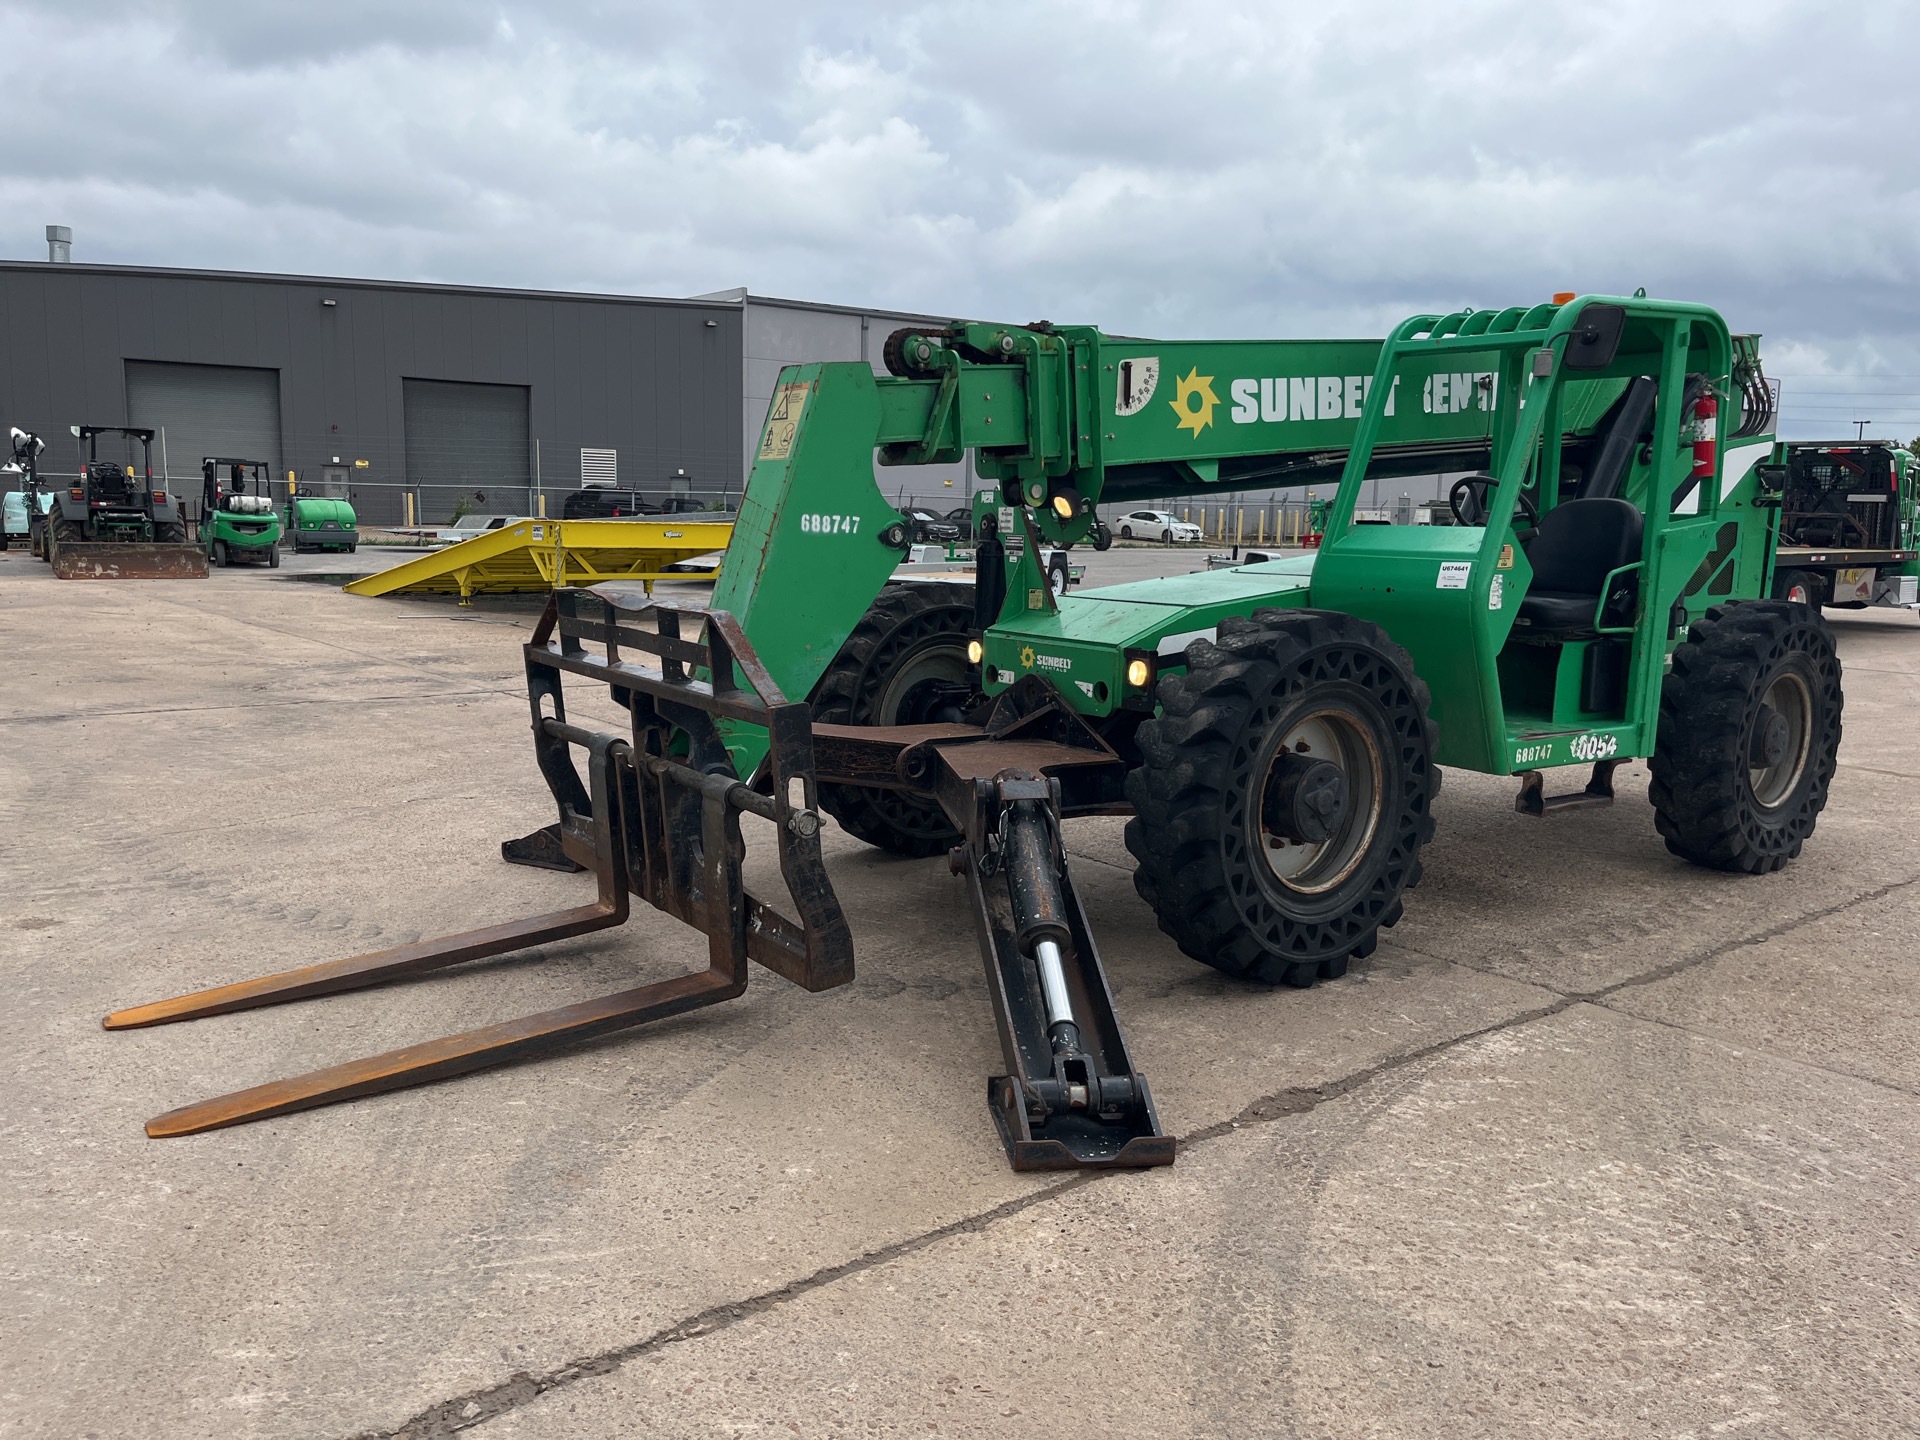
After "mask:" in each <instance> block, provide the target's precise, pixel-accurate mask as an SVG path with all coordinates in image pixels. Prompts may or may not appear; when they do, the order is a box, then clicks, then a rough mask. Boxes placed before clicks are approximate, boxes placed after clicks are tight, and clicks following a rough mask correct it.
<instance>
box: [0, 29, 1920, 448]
mask: <svg viewBox="0 0 1920 1440" xmlns="http://www.w3.org/2000/svg"><path fill="white" fill-rule="evenodd" d="M0 41H4V48H5V54H6V56H7V60H8V64H7V73H8V77H9V79H8V83H7V85H6V86H5V88H4V90H3V91H0V254H4V255H6V256H9V257H14V258H22V259H30V258H44V256H45V253H46V247H45V242H44V239H43V227H44V226H45V225H47V224H49V223H58V224H67V225H71V226H72V227H73V229H74V234H75V245H74V258H75V259H76V260H87V261H104V262H114V263H127V264H143V265H175V266H188V267H210V268H235V269H249V270H270V271H287V272H302V273H305V272H312V273H321V274H333V275H350V276H380V277H391V278H401V279H420V280H450V281H462V282H469V283H477V284H496V285H514V286H530V287H540V288H546V287H551V288H559V289H580V290H593V291H627V292H638V293H647V294H663V295H676V294H694V293H698V292H701V291H708V290H716V289H722V288H726V287H729V286H734V285H745V286H747V287H749V288H750V289H752V290H755V291H759V292H761V293H765V294H772V295H784V296H792V297H796V298H800V299H810V300H825V301H835V302H845V303H851V304H866V305H876V306H886V307H893V308H900V309H909V310H931V311H935V312H946V313H952V314H955V315H966V316H973V317H981V318H995V319H1012V320H1028V319H1038V318H1048V319H1053V320H1060V321H1086V322H1092V323H1096V324H1099V325H1102V326H1104V327H1105V328H1107V329H1109V330H1113V331H1117V332H1124V333H1132V334H1164V335H1168V336H1198V335H1221V336H1251V335H1276V336H1292V335H1352V334H1366V335H1371V334H1380V333H1383V332H1384V330H1385V329H1386V327H1387V326H1388V325H1390V324H1391V323H1392V322H1393V321H1395V320H1397V319H1399V318H1401V317H1403V316H1404V315H1406V314H1409V313H1411V312H1414V311H1417V310H1427V309H1449V308H1455V307H1458V306H1461V305H1476V306H1484V305H1497V304H1506V303H1511V302H1512V301H1514V300H1516V299H1532V298H1535V297H1541V296H1544V295H1546V294H1547V293H1549V292H1551V291H1553V290H1558V289H1578V290H1583V291H1631V290H1632V289H1633V287H1635V286H1637V285H1644V286H1646V287H1647V289H1648V291H1649V292H1650V293H1653V294H1657V295H1668V296H1674V297H1680V298H1687V299H1698V300H1703V301H1707V302H1709V303H1712V304H1715V305H1717V306H1719V307H1720V308H1721V309H1722V310H1723V311H1724V312H1725V313H1726V315H1727V317H1728V319H1729V320H1730V321H1731V322H1732V323H1733V325H1734V326H1735V328H1737V329H1747V330H1760V331H1762V332H1764V333H1765V334H1766V336H1767V341H1766V354H1767V356H1768V363H1769V369H1770V370H1772V371H1773V372H1774V373H1776V374H1779V375H1782V376H1784V377H1785V379H1786V385H1787V397H1788V402H1789V403H1788V413H1787V420H1788V428H1789V429H1790V430H1791V431H1792V432H1793V433H1800V434H1810V433H1817V432H1839V431H1841V430H1843V429H1846V428H1850V426H1849V422H1850V421H1851V420H1852V419H1853V418H1856V417H1858V418H1867V419H1872V420H1873V421H1875V422H1876V423H1875V424H1874V426H1873V427H1871V429H1872V431H1884V432H1885V433H1888V434H1895V433H1897V434H1899V435H1902V436H1910V435H1913V434H1916V433H1920V328H1917V327H1916V325H1915V320H1916V316H1917V314H1920V291H1917V290H1916V282H1917V281H1920V239H1916V237H1917V236H1920V160H1916V158H1915V157H1916V155H1917V154H1920V148H1917V147H1916V145H1915V140H1914V137H1915V134H1916V119H1917V118H1920V117H1916V113H1915V112H1916V108H1917V107H1916V102H1915V100H1914V98H1913V95H1914V91H1915V89H1916V87H1915V85H1914V83H1913V76H1912V70H1913V61H1914V57H1915V55H1916V54H1920V6H1915V5H1911V4H1902V3H1897V0H1884V3H1880V4H1855V3H1847V0H1824V3H1801V0H1786V3H1773V0H1740V3H1737V4H1724V3H1719V0H1691V3H1686V4H1675V3H1672V0H1663V3H1643V0H1585V3H1564V4H1555V3H1552V0H1518V3H1508V0H1445V3H1431V4H1429V3H1414V0H1398V3H1395V0H1350V3H1345V0H1314V3H1299V0H1273V3H1268V4H1258V3H1225V0H1221V3H1215V0H1183V3H1177V4H1174V3H1165V0H1162V3H1157V4H1134V3H1127V0H1097V3H1096V0H1086V3H1082V0H1027V3H1024V4H1013V3H1007V4H1000V3H968V0H941V3H935V4H925V5H921V4H912V3H893V4H884V5H882V4H874V5H865V4H852V3H813V4H807V3H799V0H782V3H765V0H731V3H718V4H711V3H710V4H684V5H678V4H644V3H636V4H576V3H571V0H547V3H543V4H540V5H537V6H532V5H520V4H506V5H487V4H465V3H455V0H377V3H376V0H332V3H329V4H326V5H321V4H283V3H271V0H253V3H202V4H179V3H164V0H151V3H115V0H58V3H41V0H0Z"/></svg>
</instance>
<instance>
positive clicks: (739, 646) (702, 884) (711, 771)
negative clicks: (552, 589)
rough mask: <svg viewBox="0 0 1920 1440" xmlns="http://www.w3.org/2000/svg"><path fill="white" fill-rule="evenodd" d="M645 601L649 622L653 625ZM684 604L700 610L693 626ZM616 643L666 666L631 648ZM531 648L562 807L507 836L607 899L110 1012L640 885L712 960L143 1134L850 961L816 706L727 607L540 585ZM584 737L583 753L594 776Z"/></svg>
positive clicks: (580, 1035) (624, 894) (134, 1019)
mask: <svg viewBox="0 0 1920 1440" xmlns="http://www.w3.org/2000/svg"><path fill="white" fill-rule="evenodd" d="M649 618H651V619H652V620H653V622H654V628H646V627H645V626H644V624H643V622H644V621H646V620H648V619H649ZM684 622H692V623H691V625H690V626H689V633H688V634H685V635H683V634H682V625H683V623H684ZM583 641H588V642H592V643H594V644H597V645H599V646H603V647H604V654H594V653H589V652H588V651H587V649H586V647H585V645H584V644H583V643H582V642H583ZM623 649H625V650H627V651H630V652H635V651H637V652H640V653H641V654H644V655H648V656H650V657H652V658H653V659H654V660H655V661H656V662H657V665H658V668H653V667H648V666H642V665H638V664H635V663H634V662H633V661H632V660H631V659H625V658H622V654H621V652H622V650H623ZM525 657H526V665H527V692H528V702H529V705H530V707H531V711H532V721H533V735H534V754H535V758H536V759H537V760H538V762H539V765H540V770H541V773H542V774H543V775H544V776H545V777H546V780H547V785H548V788H549V789H550V790H552V792H553V796H554V800H555V802H556V805H557V808H558V810H559V816H560V818H559V820H558V821H557V822H556V823H554V824H553V825H550V826H547V827H546V828H545V829H543V830H540V831H536V832H534V834H533V835H531V836H528V837H526V839H525V840H519V841H510V842H508V843H507V844H506V845H505V846H503V847H502V849H503V851H504V853H505V854H506V857H507V858H508V859H510V860H515V861H519V862H521V863H534V864H539V865H543V866H545V867H547V868H550V869H559V870H581V869H585V870H591V871H592V872H593V873H594V877H595V879H596V881H597V882H598V891H599V894H598V898H597V899H596V900H595V902H594V903H592V904H589V905H576V906H574V907H572V908H569V909H565V910H559V911H555V912H553V913H551V914H548V915H541V916H536V917H534V918H532V919H529V920H523V921H515V922H510V923H508V924H504V925H491V926H487V927H485V928H484V929H480V930H470V931H467V932H465V933H463V934H459V935H449V936H446V937H444V938H442V939H438V940H427V941H422V942H419V943H417V944H412V945H400V946H396V947H394V948H393V949H390V950H381V951H377V952H375V953H373V954H370V955H360V956H355V957H353V958H352V959H348V960H335V961H331V962H328V963H327V964H323V965H312V966H308V967H306V968H304V969H300V970H289V971H286V972H284V973H282V974H278V975H269V976H265V977H263V978H261V979H258V980H246V981H241V982H240V983H238V984H234V985H225V986H220V987H217V988H215V989H211V990H203V991H200V992H198V993H196V994H192V995H183V996H180V997H179V998H177V999H174V1000H163V1001H159V1002H157V1003H155V1004H151V1005H141V1006H136V1007H134V1008H132V1009H129V1010H121V1011H116V1012H115V1013H114V1014H111V1015H109V1016H107V1017H106V1019H105V1020H104V1021H103V1022H102V1023H103V1024H104V1025H105V1026H106V1028H107V1029H109V1030H121V1029H132V1028H136V1027H141V1026H147V1025H164V1024H168V1023H170V1022H172V1021H175V1020H191V1019H196V1018H199V1017H201V1016H206V1015H218V1014H222V1013H224V1012H226V1011H229V1010H245V1009H250V1008H252V1007H254V1006H259V1005H274V1004H278V1003H280V1002H282V1001H287V1000H299V999H304V998H307V997H309V996H316V995H326V994H332V993H335V992H337V991H342V990H355V989H360V988H363V987H365V986H369V985H377V984H379V983H381V982H382V981H386V980H391V979H395V978H398V977H399V976H402V975H411V974H417V973H419V972H421V971H425V970H436V969H440V968H443V967H445V966H448V965H456V964H459V963H460V962H461V961H463V960H475V959H479V958H481V957H483V956H489V955H499V954H503V953H505V952H508V951H513V950H521V949H525V948H527V947H529V946H533V945H541V944H545V943H548V942H550V941H554V940H561V939H565V938H567V937H569V936H573V935H580V934H584V933H587V932H589V931H593V930H604V929H608V928H611V927H613V926H616V925H619V924H621V923H623V922H624V921H625V920H626V919H627V916H628V909H629V905H628V897H629V896H630V895H638V896H639V897H640V898H641V899H643V900H645V901H647V902H648V903H649V904H651V905H653V906H654V907H656V908H657V909H660V910H663V911H665V912H666V913H667V914H669V915H672V916H675V917H676V918H678V919H680V920H684V921H685V922H686V923H687V924H689V925H691V926H693V927H694V928H695V929H697V930H700V931H702V932H704V933H705V934H706V936H707V941H708V946H707V949H708V965H707V968H706V969H705V970H702V971H694V972H691V973H688V974H684V975H678V976H675V977H673V978H671V979H667V980H659V981H655V982H653V983H650V984H645V985H640V986H637V987H635V988H633V989H630V990H624V991H621V992H619V993H617V994H614V995H608V996H605V997H603V998H601V999H598V1000H586V1001H582V1002H580V1003H578V1004H575V1005H568V1006H563V1007H561V1008H560V1009H556V1010H548V1011H545V1012H542V1013H540V1014H537V1015H528V1016H524V1017H523V1018H521V1019H519V1020H511V1021H507V1022H505V1023H503V1024H498V1025H489V1026H485V1027H483V1028H481V1029H478V1030H470V1031H467V1032H465V1033H464V1034H459V1035H450V1036H446V1037H444V1038H442V1039H439V1040H432V1041H427V1042H425V1043H422V1044H417V1045H410V1046H407V1047H405V1048H403V1049H400V1050H394V1051H390V1052H389V1053H387V1054H384V1055H375V1056H370V1057H368V1058H366V1059H362V1060H354V1061H349V1062H347V1063H346V1064H343V1065H335V1066H332V1067H330V1068H328V1069H324V1070H316V1071H314V1072H312V1073H311V1074H308V1075H302V1076H297V1077H295V1078H293V1079H290V1080H280V1081H274V1082H272V1083H270V1084H266V1085H259V1086H255V1087H254V1088H252V1089H250V1090H242V1091H239V1092H237V1093H235V1094H232V1095H225V1096H221V1097H219V1098H217V1099H213V1100H206V1101H202V1102H200V1103H198V1104H194V1105H188V1106H185V1107H183V1108H181V1109H179V1110H174V1111H171V1112H169V1113H168V1114H165V1115H161V1116H159V1117H157V1118H156V1119H153V1120H150V1121H149V1122H147V1134H148V1135H150V1136H154V1137H156V1138H159V1137H162V1136H173V1135H191V1134H195V1133H197V1132H199V1131H202V1130H214V1129H219V1128H221V1127H223V1126H228V1125H241V1124H245V1123H247V1122H248V1121H252V1120H263V1119H266V1118H267V1117H269V1116H273V1115H284V1114H287V1113H288V1112H290V1111H294V1110H305V1109H309V1108H311V1107H313V1106H316V1105H325V1104H329V1103H331V1102H333V1101H337V1100H351V1099H354V1098H356V1097H358V1096H361V1095H371V1094H376V1093H378V1092H380V1091H384V1090H398V1089H402V1088H404V1087H406V1086H410V1085H420V1084H425V1083H426V1082H428V1081H431V1080H441V1079H445V1078H447V1077H449V1076H453V1075H459V1074H463V1073H465V1072H467V1071H470V1070H478V1069H481V1068H482V1067H485V1066H489V1065H500V1064H504V1063H506V1062H508V1061H512V1060H519V1059H524V1058H527V1057H529V1056H533V1055H538V1054H542V1053H545V1052H547V1051H550V1050H553V1049H556V1048H558V1047H559V1046H561V1045H565V1044H570V1043H572V1042H575V1041H579V1040H584V1039H587V1038H589V1037H591V1036H595V1035H603V1034H606V1033H608V1032H609V1031H613V1030H620V1029H625V1028H628V1027H630V1026H634V1025H639V1024H642V1023H643V1022H645V1021H648V1020H657V1019H661V1018H664V1017H665V1016H668V1015H677V1014H681V1013H683V1012H685V1011H688V1010H694V1009H698V1008H700V1007H702V1006H705V1005H712V1004H715V1003H717V1002H719V1001H722V1000H730V999H732V998H733V997H734V996H736V995H739V994H741V993H742V992H743V991H745V989H746V988H747V977H748V962H749V961H753V962H756V963H758V964H760V965H763V966H765V967H766V968H767V969H769V970H772V971H774V972H775V973H776V974H779V975H782V976H785V977H786V978H787V979H789V980H791V981H793V982H794V983H795V984H797V985H799V986H801V987H802V988H804V989H807V990H825V989H829V988H831V987H832V986H835V985H843V984H845V983H846V982H847V981H849V980H851V979H852V978H853V942H852V937H851V935H850V934H849V932H848V929H847V923H846V920H845V918H844V917H843V916H842V915H841V913H840V905H839V901H838V900H837V899H836V898H835V896H834V893H833V888H832V886H831V885H830V884H829V882H828V880H827V874H826V868H825V866H824V864H823V863H822V861H821V855H820V816H819V812H818V810H817V808H816V806H817V804H818V801H817V797H816V793H815V783H814V774H813V736H812V728H811V724H810V713H809V711H808V709H807V706H806V704H805V703H804V702H799V703H795V702H790V701H788V700H786V699H785V698H784V697H783V696H782V695H781V694H780V692H779V690H778V688H777V687H776V686H775V685H774V683H773V681H772V679H771V678H770V677H769V676H768V674H767V672H766V670H765V668H764V667H763V666H762V665H761V664H760V661H759V659H758V657H757V656H756V655H755V654H754V652H753V647H752V646H751V645H750V644H749V643H748V641H747V638H746V636H745V635H744V634H743V633H742V632H741V630H740V627H739V626H738V625H737V624H736V623H735V621H734V619H733V617H732V616H731V615H729V614H727V613H726V612H725V611H719V610H714V611H709V610H706V609H703V608H702V607H700V606H697V605H683V604H676V603H674V602H671V601H666V600H661V601H654V602H649V603H647V604H645V605H643V606H641V607H640V608H638V609H636V610H626V609H623V608H621V607H620V606H619V605H618V604H616V603H614V602H611V601H607V600H603V599H601V598H600V597H599V596H596V595H594V594H591V593H589V592H587V591H582V590H563V591H560V592H558V593H556V594H555V596H554V597H553V599H552V600H550V601H549V602H548V603H547V609H546V613H545V614H544V615H543V616H542V617H541V620H540V623H539V625H538V626H536V627H535V629H534V633H533V638H532V639H531V640H530V641H529V642H528V644H527V645H526V647H525ZM568 673H571V674H574V675H577V676H584V677H586V678H588V679H590V680H593V681H595V682H597V683H599V684H602V685H606V686H608V687H610V688H611V690H612V693H613V695H614V697H615V699H616V700H618V701H619V703H620V704H621V705H623V706H624V707H625V708H626V709H627V710H628V711H629V712H630V713H631V715H632V722H633V723H632V731H631V734H630V735H629V736H624V737H623V736H619V735H613V734H606V733H602V732H595V731H590V730H586V729H583V728H581V727H579V726H576V725H572V724H569V723H568V721H567V710H566V701H565V697H564V695H563V693H562V689H561V677H562V676H563V675H564V674H568ZM742 680H744V681H745V684H742V683H741V682H742ZM723 716H724V717H726V718H729V719H731V720H734V721H739V722H745V723H748V724H756V725H763V726H765V727H766V729H767V731H768V736H769V741H770V744H769V748H768V762H767V763H768V774H769V777H770V779H771V781H772V784H771V787H770V790H769V791H767V792H765V793H763V792H761V791H759V790H755V789H750V788H749V787H748V786H746V785H744V784H742V783H741V782H740V781H739V779H738V778H737V777H736V776H735V775H734V774H733V772H732V769H731V767H730V765H729V763H728V760H727V751H726V747H725V744H724V743H723V741H722V740H721V738H720V733H719V730H718V727H717V726H716V725H715V723H714V721H715V720H716V718H718V717H723ZM575 748H579V749H582V750H585V751H586V752H587V760H588V767H587V769H588V777H587V781H586V782H585V783H583V782H582V780H581V778H580V773H579V771H578V769H577V768H576V767H575V764H574V759H573V750H574V749H575ZM742 811H751V812H752V813H753V814H755V815H757V816H759V817H761V818H762V819H765V820H768V821H770V822H772V827H773V833H774V842H775V844H776V846H777V848H778V850H779V853H780V868H781V873H782V876H783V877H784V879H785V881H786V886H787V891H788V894H789V897H790V899H791V900H792V902H793V907H794V911H795V913H796V914H797V916H798V918H797V919H794V918H789V917H788V916H787V915H786V914H783V913H782V912H781V911H780V910H778V909H776V908H774V907H773V906H772V905H769V904H766V903H764V902H762V901H761V900H759V899H757V898H756V897H755V896H753V895H752V894H750V893H749V892H748V891H747V889H746V888H745V885H744V883H743V880H742V876H741V860H742V858H743V856H744V854H745V851H746V846H745V843H744V840H743V837H742V835H741V830H740V815H741V812H742Z"/></svg>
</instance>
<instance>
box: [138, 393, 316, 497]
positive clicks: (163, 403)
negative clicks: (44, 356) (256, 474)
mask: <svg viewBox="0 0 1920 1440" xmlns="http://www.w3.org/2000/svg"><path fill="white" fill-rule="evenodd" d="M127 423H128V424H129V425H137V426H139V427H141V428H143V429H152V430H156V431H165V440H166V445H165V460H166V467H167V474H168V475H170V476H171V477H172V478H173V479H174V480H175V481H176V482H180V484H181V486H182V487H183V488H184V487H185V486H187V485H191V486H194V487H196V488H195V489H194V490H193V492H192V493H194V494H195V495H197V494H198V493H199V491H198V489H197V487H198V485H199V481H200V461H201V460H202V459H203V458H204V457H206V456H208V455H220V456H226V457H230V458H232V459H236V460H264V461H266V462H267V464H268V465H269V466H270V467H271V471H270V473H272V474H274V475H278V474H279V473H280V372H279V371H278V370H253V369H241V368H239V367H237V366H232V365H175V364H167V363H162V362H158V361H152V360H129V361H127ZM161 459H162V446H161V437H160V436H158V435H156V436H155V438H154V442H153V465H154V469H155V470H158V469H159V468H160V463H161Z"/></svg>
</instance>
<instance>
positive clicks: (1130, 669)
mask: <svg viewBox="0 0 1920 1440" xmlns="http://www.w3.org/2000/svg"><path fill="white" fill-rule="evenodd" d="M1152 677H1153V669H1152V667H1151V666H1149V665H1148V664H1147V662H1146V661H1144V660H1130V661H1128V662H1127V684H1129V685H1131V686H1132V687H1133V688H1134V689H1136V690H1143V689H1145V688H1146V684H1147V681H1148V680H1150V679H1151V678H1152Z"/></svg>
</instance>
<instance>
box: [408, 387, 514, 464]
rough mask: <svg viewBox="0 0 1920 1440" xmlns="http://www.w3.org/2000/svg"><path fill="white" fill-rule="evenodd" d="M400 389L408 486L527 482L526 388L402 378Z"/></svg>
mask: <svg viewBox="0 0 1920 1440" xmlns="http://www.w3.org/2000/svg"><path fill="white" fill-rule="evenodd" d="M401 393H402V396H403V398H404V400H405V402H406V412H407V483H408V484H409V485H414V486H429V485H461V486H466V487H468V488H472V489H480V490H484V489H485V488H486V487H487V486H488V485H519V486H525V485H528V484H530V483H532V479H533V464H532V456H531V455H530V454H529V453H528V452H529V449H530V446H529V443H528V439H527V436H528V430H527V387H526V386H524V385H474V384H467V383H464V382H456V381H449V380H402V381H401Z"/></svg>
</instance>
